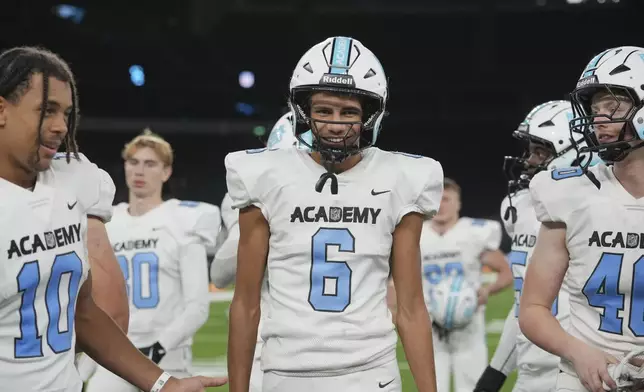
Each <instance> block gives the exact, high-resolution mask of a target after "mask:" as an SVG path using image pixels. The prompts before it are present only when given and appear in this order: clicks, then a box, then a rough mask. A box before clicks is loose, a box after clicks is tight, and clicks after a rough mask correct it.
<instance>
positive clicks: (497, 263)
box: [487, 252, 513, 294]
mask: <svg viewBox="0 0 644 392" xmlns="http://www.w3.org/2000/svg"><path fill="white" fill-rule="evenodd" d="M491 257H494V258H495V259H494V263H493V265H492V266H491V267H493V268H494V270H495V272H496V273H497V274H496V279H495V280H494V282H493V283H492V284H490V285H489V286H487V290H488V293H489V294H496V293H498V292H499V291H501V290H503V289H505V288H507V287H510V285H511V284H512V282H513V277H512V270H510V267H509V266H508V262H507V260H506V259H505V256H503V255H502V254H501V253H500V252H495V254H494V255H493V256H491Z"/></svg>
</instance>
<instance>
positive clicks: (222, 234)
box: [217, 193, 239, 250]
mask: <svg viewBox="0 0 644 392" xmlns="http://www.w3.org/2000/svg"><path fill="white" fill-rule="evenodd" d="M220 211H221V230H220V231H219V237H218V238H217V250H219V249H220V248H221V247H222V246H223V244H224V242H225V241H226V239H227V238H228V237H229V235H230V233H231V232H234V231H235V226H236V225H237V222H238V221H239V211H237V210H235V209H233V201H232V199H231V198H230V195H229V194H228V193H226V194H225V195H224V198H223V199H222V201H221V208H220ZM236 230H237V233H236V235H237V238H239V229H236Z"/></svg>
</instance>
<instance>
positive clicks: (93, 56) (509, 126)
mask: <svg viewBox="0 0 644 392" xmlns="http://www.w3.org/2000/svg"><path fill="white" fill-rule="evenodd" d="M70 1H71V0H70ZM643 3H644V1H642V0H396V1H393V0H325V1H324V2H310V1H305V0H181V1H153V0H135V1H132V0H129V1H127V0H108V1H98V0H95V1H72V2H65V3H60V2H54V1H20V0H3V1H2V4H1V5H0V10H1V11H2V12H1V14H2V17H0V20H2V22H1V23H0V29H1V31H2V34H0V47H2V48H6V47H11V46H15V45H42V46H45V47H47V48H49V49H51V50H53V51H55V52H58V53H59V54H61V55H62V56H63V57H64V58H65V59H66V60H68V61H69V62H70V63H71V66H72V69H73V71H74V72H75V74H76V75H77V78H78V86H79V90H80V98H81V110H82V115H83V117H82V120H81V132H80V136H79V138H80V143H81V148H82V151H83V152H84V153H85V154H86V155H88V156H89V157H90V159H92V160H93V161H94V162H96V163H97V164H99V165H100V166H102V167H104V168H105V169H107V170H108V171H109V172H110V173H111V174H112V176H113V178H114V180H115V182H116V184H117V187H118V188H119V193H118V195H117V199H118V201H120V200H123V199H124V198H125V196H126V189H124V181H123V174H122V161H121V159H120V150H121V148H122V146H123V144H124V143H125V142H126V141H127V140H129V139H130V138H132V137H133V136H135V135H136V134H137V133H139V132H140V131H141V130H142V129H143V127H145V126H150V127H151V128H152V129H153V130H154V131H156V132H159V133H161V134H162V135H163V136H165V137H166V138H167V139H168V140H169V141H170V142H171V143H172V145H173V146H174V148H175V150H176V166H175V174H174V177H173V179H172V184H171V190H172V192H173V193H174V195H175V196H176V197H179V198H184V199H196V200H203V201H208V202H211V203H214V204H219V203H220V201H221V198H222V197H223V194H224V192H225V171H224V167H223V158H224V156H225V154H226V153H227V152H229V151H233V150H238V149H246V148H255V147H260V146H261V141H260V140H259V139H260V138H258V136H257V135H260V136H261V134H262V133H263V132H269V131H270V128H271V127H272V125H273V123H274V122H275V121H276V120H277V119H278V118H279V116H280V115H281V114H283V113H284V111H285V109H286V105H285V99H286V96H287V93H288V82H289V77H290V74H291V71H292V70H293V68H294V66H295V64H296V62H297V60H298V59H299V57H300V56H301V55H302V54H303V53H304V52H305V51H306V50H307V49H308V48H309V47H310V46H312V45H314V44H316V43H317V42H319V41H322V40H323V39H324V38H326V37H327V36H332V35H348V36H352V37H355V38H357V39H359V40H360V41H362V43H363V44H365V45H366V46H367V47H369V48H370V49H371V50H372V51H373V52H375V53H376V55H377V56H378V57H379V58H380V60H381V62H382V64H383V66H384V68H385V72H386V73H387V75H388V77H389V79H390V97H391V100H390V102H389V112H390V116H389V117H388V118H387V119H386V122H385V128H384V130H383V133H382V137H381V139H380V140H379V142H378V145H379V146H380V147H381V148H384V149H389V150H401V151H405V152H410V153H417V154H423V155H427V156H430V157H433V158H435V159H437V160H439V161H440V162H441V163H442V164H443V166H444V169H445V173H446V175H448V176H450V177H453V178H455V179H456V180H457V181H458V182H459V183H461V185H462V187H463V192H464V193H463V213H464V214H466V215H471V216H479V217H490V218H495V219H498V209H499V203H500V201H501V199H502V198H503V197H504V194H505V188H506V187H505V181H504V177H503V174H502V171H501V164H502V162H503V156H504V155H509V154H519V153H520V146H519V144H518V143H515V141H514V139H512V137H511V133H512V131H513V130H514V129H515V128H516V126H517V125H518V123H519V122H520V121H521V120H522V119H523V117H524V115H525V114H526V113H527V111H529V110H530V109H531V108H532V107H533V106H534V105H536V104H538V103H541V102H543V101H547V100H552V99H565V98H566V94H567V93H568V92H570V91H571V89H572V88H573V87H574V85H575V83H576V79H577V77H578V76H579V75H580V73H581V71H582V69H583V68H584V66H585V65H586V63H587V62H588V61H589V60H590V58H591V57H592V56H593V55H594V54H596V53H597V52H599V51H601V50H603V49H606V48H609V47H612V46H621V45H639V46H642V45H644V43H643V40H644V33H642V32H641V30H642V29H643V28H644V27H643V26H644V25H643V24H642V20H643V18H644V12H643V11H644V4H643Z"/></svg>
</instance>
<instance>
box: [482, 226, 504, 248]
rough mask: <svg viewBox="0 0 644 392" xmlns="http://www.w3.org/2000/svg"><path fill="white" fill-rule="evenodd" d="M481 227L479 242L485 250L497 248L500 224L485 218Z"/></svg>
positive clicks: (500, 236)
mask: <svg viewBox="0 0 644 392" xmlns="http://www.w3.org/2000/svg"><path fill="white" fill-rule="evenodd" d="M484 222H485V223H484V225H483V226H482V227H481V242H482V244H483V247H484V248H485V249H487V250H498V249H499V247H500V246H501V239H502V236H503V231H502V230H501V224H500V223H499V222H497V221H493V220H485V221H484Z"/></svg>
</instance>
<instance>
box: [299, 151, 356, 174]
mask: <svg viewBox="0 0 644 392" xmlns="http://www.w3.org/2000/svg"><path fill="white" fill-rule="evenodd" d="M311 157H312V158H313V160H314V161H315V162H317V163H318V164H319V165H322V166H324V167H325V168H326V165H325V164H324V162H322V155H321V154H320V153H319V152H317V151H313V152H312V153H311ZM361 160H362V154H355V155H351V156H349V157H348V158H347V159H345V160H344V161H342V162H337V163H335V164H334V165H333V167H332V170H333V172H334V173H342V172H345V171H347V170H349V169H351V168H353V167H354V166H355V165H357V164H358V162H360V161H361Z"/></svg>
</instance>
